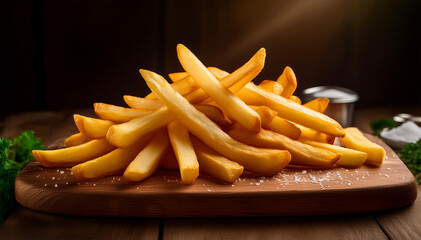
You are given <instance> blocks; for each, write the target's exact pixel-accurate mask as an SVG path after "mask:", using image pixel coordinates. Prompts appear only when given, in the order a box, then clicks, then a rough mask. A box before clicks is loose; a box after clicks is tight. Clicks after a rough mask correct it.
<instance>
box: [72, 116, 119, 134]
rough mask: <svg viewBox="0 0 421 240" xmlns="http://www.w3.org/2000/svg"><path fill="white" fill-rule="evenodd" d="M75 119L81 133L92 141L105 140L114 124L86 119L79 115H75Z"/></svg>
mask: <svg viewBox="0 0 421 240" xmlns="http://www.w3.org/2000/svg"><path fill="white" fill-rule="evenodd" d="M73 119H74V120H75V124H76V127H77V128H78V129H79V131H80V132H81V133H82V134H83V135H85V136H87V137H88V138H92V139H98V138H104V137H105V135H106V134H107V131H108V128H109V127H111V126H112V125H113V124H114V123H113V122H111V121H108V120H102V119H96V118H91V117H85V116H82V115H79V114H74V115H73Z"/></svg>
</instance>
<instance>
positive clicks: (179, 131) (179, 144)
mask: <svg viewBox="0 0 421 240" xmlns="http://www.w3.org/2000/svg"><path fill="white" fill-rule="evenodd" d="M167 129H168V136H169V138H170V142H171V146H172V149H173V150H174V153H175V157H176V158H177V162H178V166H179V168H180V175H181V182H182V183H184V184H190V183H193V182H194V181H195V180H196V178H197V177H198V176H199V162H198V161H197V155H196V153H195V151H194V149H193V144H192V142H191V140H190V135H189V132H188V131H187V129H186V128H185V127H184V126H183V125H182V124H181V123H180V122H179V121H177V120H175V121H173V122H171V123H170V124H168V126H167Z"/></svg>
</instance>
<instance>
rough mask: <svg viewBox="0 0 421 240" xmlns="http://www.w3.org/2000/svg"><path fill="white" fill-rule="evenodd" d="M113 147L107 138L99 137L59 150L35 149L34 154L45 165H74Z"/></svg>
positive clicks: (100, 154)
mask: <svg viewBox="0 0 421 240" xmlns="http://www.w3.org/2000/svg"><path fill="white" fill-rule="evenodd" d="M113 149H114V146H112V145H111V144H109V143H108V142H107V140H106V139H97V140H91V141H89V142H86V143H82V144H80V145H77V146H73V147H68V148H61V149H57V150H33V151H32V154H33V155H34V157H35V159H36V160H37V161H38V162H40V163H41V164H42V165H43V166H44V167H72V166H74V165H76V164H79V163H82V162H86V161H88V160H91V159H94V158H97V157H99V156H102V155H104V154H106V153H108V152H110V151H112V150H113Z"/></svg>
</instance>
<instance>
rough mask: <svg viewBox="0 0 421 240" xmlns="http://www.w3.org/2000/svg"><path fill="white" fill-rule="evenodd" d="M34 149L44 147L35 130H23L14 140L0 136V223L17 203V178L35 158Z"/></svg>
mask: <svg viewBox="0 0 421 240" xmlns="http://www.w3.org/2000/svg"><path fill="white" fill-rule="evenodd" d="M34 149H37V150H42V149H44V147H43V146H42V144H41V139H39V138H36V137H35V136H34V132H33V131H25V132H22V133H21V134H20V135H19V137H17V138H14V139H12V140H9V139H6V138H0V224H2V223H3V222H4V220H5V218H6V216H7V215H8V213H9V212H10V210H11V209H12V208H13V206H14V205H15V196H14V185H15V178H16V176H17V175H18V173H19V171H20V170H21V169H22V168H23V167H24V166H25V165H26V164H27V163H29V162H30V161H32V160H34V156H33V155H32V150H34Z"/></svg>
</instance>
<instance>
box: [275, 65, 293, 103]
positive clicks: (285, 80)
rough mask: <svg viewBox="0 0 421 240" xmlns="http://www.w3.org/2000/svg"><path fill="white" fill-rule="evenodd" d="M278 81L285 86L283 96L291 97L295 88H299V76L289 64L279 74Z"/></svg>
mask: <svg viewBox="0 0 421 240" xmlns="http://www.w3.org/2000/svg"><path fill="white" fill-rule="evenodd" d="M277 82H278V83H279V84H281V85H282V87H283V91H282V93H281V96H282V97H284V98H288V99H289V98H290V97H291V96H292V94H293V93H294V92H295V89H297V78H296V77H295V73H294V71H292V69H291V68H290V67H289V66H287V67H285V69H284V72H283V73H282V74H281V76H279V78H278V80H277Z"/></svg>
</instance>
